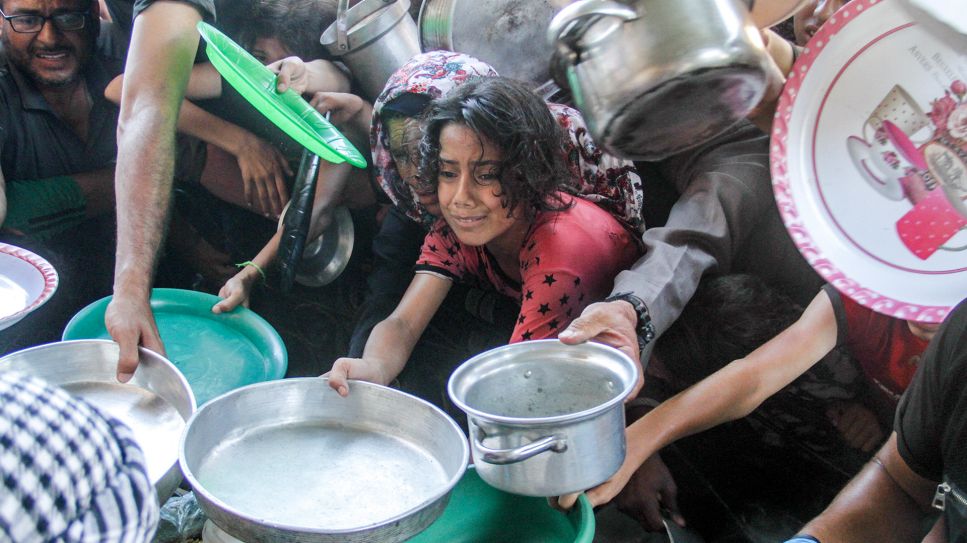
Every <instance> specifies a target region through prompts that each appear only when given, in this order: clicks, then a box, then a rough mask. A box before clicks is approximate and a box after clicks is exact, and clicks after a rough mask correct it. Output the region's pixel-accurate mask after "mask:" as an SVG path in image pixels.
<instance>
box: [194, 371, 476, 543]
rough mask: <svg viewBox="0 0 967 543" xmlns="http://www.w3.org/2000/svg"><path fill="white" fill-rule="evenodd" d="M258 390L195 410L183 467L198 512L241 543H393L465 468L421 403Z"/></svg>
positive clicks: (384, 394)
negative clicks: (336, 542) (196, 499)
mask: <svg viewBox="0 0 967 543" xmlns="http://www.w3.org/2000/svg"><path fill="white" fill-rule="evenodd" d="M351 387H352V392H351V393H350V395H349V397H348V398H342V397H340V396H339V395H338V394H336V392H335V391H333V390H332V389H331V388H329V385H328V383H327V382H326V380H325V379H321V378H315V377H312V378H303V379H286V380H283V381H273V382H268V383H260V384H256V385H251V386H248V387H245V388H241V389H238V390H235V391H232V392H229V393H227V394H225V395H223V396H220V397H218V398H216V399H214V400H212V401H211V402H209V403H208V404H206V405H205V406H204V407H202V408H201V409H199V410H198V412H197V413H196V414H195V416H194V417H192V418H191V420H189V421H188V428H187V429H186V430H185V433H184V435H183V437H182V443H181V466H182V470H183V471H184V473H185V477H186V479H187V480H188V482H189V483H191V485H192V487H193V488H194V490H195V494H196V496H197V498H198V502H199V503H200V504H201V507H202V509H203V510H204V511H205V513H206V514H207V515H208V517H209V518H211V519H212V521H213V522H214V523H215V524H217V525H218V527H219V528H221V529H222V530H224V531H225V532H227V533H228V534H229V535H231V536H233V537H236V538H238V539H240V540H242V541H246V542H249V543H255V542H329V541H350V542H356V541H381V542H394V541H403V540H405V539H408V538H409V537H412V536H413V535H414V534H416V533H418V532H420V531H422V530H423V529H424V528H426V527H427V526H429V525H430V523H432V522H433V520H435V519H436V517H437V516H439V514H440V513H442V511H443V509H444V508H445V507H446V504H447V501H448V500H449V494H450V490H451V489H452V488H453V486H454V485H455V484H456V483H457V482H458V481H459V480H460V477H461V476H462V475H463V473H464V471H465V469H466V466H467V461H468V458H469V447H468V444H467V440H466V437H465V436H464V434H463V432H462V431H461V430H460V428H459V427H458V426H457V424H456V423H455V422H454V421H453V420H452V419H450V418H449V417H447V416H446V415H445V414H444V413H443V412H442V411H440V410H439V409H438V408H436V407H434V406H432V405H430V404H429V403H427V402H425V401H423V400H420V399H418V398H415V397H413V396H410V395H408V394H405V393H403V392H400V391H398V390H393V389H390V388H386V387H382V386H379V385H374V384H370V383H363V382H353V383H352V385H351Z"/></svg>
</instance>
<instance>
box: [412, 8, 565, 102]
mask: <svg viewBox="0 0 967 543" xmlns="http://www.w3.org/2000/svg"><path fill="white" fill-rule="evenodd" d="M557 1H558V2H559V0H557ZM554 2H555V0H424V2H423V7H422V8H420V18H419V20H418V26H419V28H420V41H421V43H422V45H423V50H424V51H434V50H437V49H444V50H447V51H459V52H461V53H466V54H468V55H472V56H474V57H476V58H478V59H480V60H482V61H484V62H486V63H487V64H490V65H491V66H493V67H494V69H495V70H497V73H499V74H500V75H502V76H504V77H510V78H513V79H518V80H521V81H527V82H530V83H533V84H534V86H535V87H536V86H537V85H539V84H541V83H544V82H545V81H547V80H548V79H550V71H549V70H548V65H549V63H550V60H551V53H553V51H554V48H553V47H552V46H551V45H549V44H547V43H546V40H544V35H545V33H546V29H547V25H548V23H550V21H551V18H552V17H553V16H554V13H555V12H556V11H557V9H556V8H555V6H554V5H553V4H554Z"/></svg>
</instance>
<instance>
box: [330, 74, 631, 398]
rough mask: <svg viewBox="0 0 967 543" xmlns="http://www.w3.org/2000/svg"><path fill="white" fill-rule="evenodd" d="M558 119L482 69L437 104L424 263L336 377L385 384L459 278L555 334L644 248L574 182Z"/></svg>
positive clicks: (425, 166) (533, 331)
mask: <svg viewBox="0 0 967 543" xmlns="http://www.w3.org/2000/svg"><path fill="white" fill-rule="evenodd" d="M562 142H563V139H562V134H561V131H560V128H559V125H558V124H557V123H556V122H555V120H554V117H553V116H552V115H551V114H550V112H549V111H548V109H547V105H546V104H545V103H544V102H543V100H541V99H540V98H539V97H538V96H537V95H535V94H534V93H533V92H531V91H530V90H529V89H528V88H527V87H525V86H523V85H522V84H520V83H516V82H514V81H511V80H507V79H503V78H483V79H480V80H477V81H474V82H470V83H467V84H465V85H464V86H462V87H460V88H459V89H457V90H455V91H453V92H452V93H451V94H449V95H448V96H447V97H446V98H445V99H442V100H439V101H437V102H435V103H434V104H432V105H431V106H430V109H429V111H428V113H427V115H426V117H425V120H424V136H423V140H422V142H421V151H422V164H421V168H420V177H421V180H422V181H423V182H425V183H427V185H428V188H430V189H433V188H435V190H436V194H437V197H438V199H439V205H440V211H441V214H442V218H441V219H439V220H438V221H437V223H436V224H435V225H434V227H433V229H432V230H431V232H430V233H429V234H428V235H427V238H426V240H425V242H424V246H423V250H422V254H421V256H420V259H419V261H418V265H417V273H416V276H415V277H414V279H413V282H412V283H410V286H409V288H408V289H407V291H406V294H404V296H403V300H402V301H401V302H400V304H399V305H398V306H397V308H396V310H395V311H394V312H393V313H392V314H391V315H390V316H389V317H388V318H387V319H386V320H384V321H382V322H381V323H380V324H378V325H377V326H376V327H375V328H374V329H373V332H372V334H371V335H370V337H369V340H368V341H367V343H366V348H365V350H364V352H363V357H362V358H340V359H339V360H337V361H336V363H335V364H334V365H333V369H332V372H331V373H330V376H329V384H330V386H332V387H333V388H334V389H336V390H337V391H338V392H339V393H340V394H342V395H346V394H348V392H349V389H348V387H347V383H346V380H347V379H361V380H365V381H371V382H376V383H381V384H387V383H389V382H391V381H392V380H393V379H394V378H395V377H396V376H397V375H398V374H399V373H400V372H401V371H402V369H403V367H404V366H405V364H406V361H407V359H408V358H409V355H410V353H411V352H412V350H413V347H414V346H415V345H416V343H417V341H418V340H419V338H420V335H421V334H422V333H423V330H424V329H425V328H426V326H427V324H428V323H429V321H430V319H431V318H432V317H433V315H434V313H435V312H436V310H437V309H438V308H439V306H440V303H441V302H442V301H443V299H444V298H445V297H446V294H447V292H448V291H449V289H450V286H451V285H452V284H453V281H466V282H472V283H475V284H477V285H478V286H484V287H488V288H492V289H496V290H498V291H499V292H501V293H504V294H508V295H512V296H516V297H517V298H518V299H519V300H520V301H521V311H520V314H519V315H518V318H517V327H516V329H515V330H514V333H513V337H512V338H511V340H512V341H520V340H526V339H538V338H548V337H557V333H558V331H559V330H563V329H564V328H565V327H566V326H567V324H568V323H569V322H570V321H571V319H572V318H573V317H576V316H577V315H580V313H581V310H582V309H584V307H585V306H587V305H589V304H590V303H591V302H593V301H597V300H600V299H601V298H603V297H604V296H606V295H607V294H608V292H609V291H610V289H611V285H612V282H613V280H614V276H615V275H617V273H618V272H619V271H621V270H622V269H625V268H626V267H628V266H630V265H631V264H632V263H633V262H634V261H635V260H636V259H637V258H638V256H639V254H640V250H639V246H638V245H637V242H636V239H635V236H633V235H632V233H631V232H629V231H628V230H626V229H625V228H624V227H623V226H622V225H621V223H619V222H618V221H617V220H616V219H615V218H614V217H613V216H612V215H611V214H609V213H608V212H607V211H604V210H603V209H600V208H598V207H597V206H596V205H595V204H593V203H590V202H587V201H584V200H582V199H580V198H575V197H572V196H571V195H570V194H568V193H567V192H565V191H566V186H567V179H568V178H569V174H568V171H567V169H566V166H565V165H564V162H563V159H562V158H561V155H562V153H561V146H562Z"/></svg>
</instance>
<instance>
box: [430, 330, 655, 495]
mask: <svg viewBox="0 0 967 543" xmlns="http://www.w3.org/2000/svg"><path fill="white" fill-rule="evenodd" d="M637 381H638V365H637V364H635V362H634V361H632V360H631V359H630V358H628V357H627V356H625V355H624V354H623V353H621V352H620V351H618V350H617V349H613V348H611V347H607V346H605V345H600V344H597V343H584V344H580V345H570V346H569V345H564V344H563V343H561V342H559V341H557V340H542V341H527V342H522V343H515V344H512V345H506V346H503V347H498V348H496V349H492V350H490V351H487V352H485V353H482V354H480V355H478V356H475V357H474V358H471V359H470V360H468V361H467V362H465V363H464V364H463V365H461V366H460V367H459V368H457V370H456V371H455V372H454V373H453V375H452V376H451V377H450V382H449V393H450V398H451V399H452V400H453V402H454V403H455V404H456V405H457V406H458V407H459V408H460V409H462V410H463V411H465V412H466V413H467V420H468V425H469V430H470V437H471V452H472V454H473V459H474V465H475V466H476V468H477V472H478V473H479V474H480V477H481V478H482V479H483V480H484V481H486V482H488V483H489V484H491V485H493V486H495V487H497V488H499V489H501V490H505V491H507V492H513V493H515V494H523V495H526V496H558V495H561V494H567V493H571V492H577V491H582V490H586V489H588V488H591V487H593V486H595V485H597V484H599V483H602V482H604V481H606V480H607V479H608V478H609V477H610V476H611V475H613V474H614V472H615V471H617V469H618V468H619V467H620V466H621V462H622V461H624V454H625V439H624V406H623V401H624V399H625V398H626V397H627V396H628V395H629V394H630V393H631V390H632V389H633V388H634V386H635V384H636V383H637Z"/></svg>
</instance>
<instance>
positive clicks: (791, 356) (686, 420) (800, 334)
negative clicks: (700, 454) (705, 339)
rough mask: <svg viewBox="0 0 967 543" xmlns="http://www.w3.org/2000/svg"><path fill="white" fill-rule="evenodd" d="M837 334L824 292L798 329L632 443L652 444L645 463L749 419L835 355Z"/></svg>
mask: <svg viewBox="0 0 967 543" xmlns="http://www.w3.org/2000/svg"><path fill="white" fill-rule="evenodd" d="M836 332H837V327H836V317H835V315H834V314H833V308H832V304H831V303H830V301H829V297H828V296H827V295H826V293H825V292H823V291H821V292H820V293H819V294H818V295H817V296H816V297H815V298H814V299H813V301H812V303H810V304H809V307H807V308H806V311H805V312H803V315H802V316H801V317H800V318H799V320H797V321H796V322H795V323H794V324H793V325H792V326H790V327H789V328H787V329H786V330H783V331H782V333H780V334H779V335H777V336H776V337H774V338H772V339H771V340H769V341H768V342H766V343H765V344H764V345H762V346H761V347H759V348H758V349H756V350H755V351H753V352H752V353H750V354H749V355H748V356H747V357H745V358H742V359H739V360H736V361H734V362H732V363H730V364H728V365H727V366H725V367H724V368H722V369H720V370H719V371H717V372H715V373H713V374H712V375H710V376H708V377H706V378H705V379H703V380H701V381H700V382H698V383H697V384H695V385H693V386H691V387H689V388H688V389H687V390H685V391H683V392H681V393H679V394H677V395H676V396H674V397H673V398H671V399H669V400H668V401H666V402H664V403H662V404H661V405H659V406H658V407H657V408H655V409H654V410H653V411H651V412H650V413H648V414H647V415H645V416H644V417H643V418H641V419H640V420H639V421H637V422H636V423H635V424H633V425H632V426H631V427H629V430H628V432H629V440H631V439H635V440H636V441H643V442H647V443H648V444H649V446H648V447H647V448H642V450H641V451H639V453H640V454H641V455H642V458H641V460H642V461H644V460H645V459H646V458H648V456H651V454H652V453H654V452H657V451H659V450H660V449H661V448H663V447H664V446H666V445H668V444H670V443H672V442H674V441H676V440H678V439H680V438H682V437H686V436H689V435H692V434H695V433H698V432H701V431H703V430H707V429H709V428H712V427H714V426H717V425H719V424H722V423H724V422H729V421H732V420H736V419H740V418H742V417H745V416H746V415H748V414H749V413H751V412H752V411H754V410H755V409H757V408H758V407H759V406H760V405H761V404H762V402H764V401H765V400H766V399H768V398H769V397H770V396H772V395H773V394H775V393H776V392H778V391H779V390H781V389H782V388H783V387H785V386H786V385H788V384H789V383H791V382H792V381H794V380H795V379H796V378H797V377H799V376H800V375H802V374H803V372H805V371H806V370H807V369H809V368H810V367H812V365H813V364H815V363H816V362H817V361H818V360H819V359H820V358H822V357H823V356H824V355H825V354H826V353H828V352H829V351H830V350H832V349H833V347H835V345H836V338H837V334H836ZM659 341H660V340H659Z"/></svg>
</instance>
